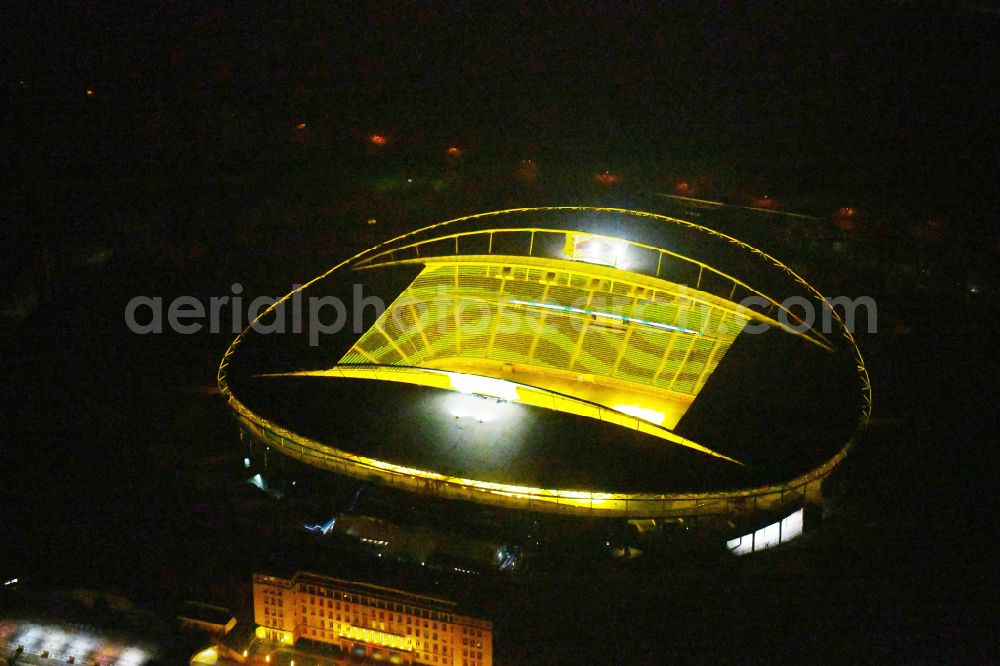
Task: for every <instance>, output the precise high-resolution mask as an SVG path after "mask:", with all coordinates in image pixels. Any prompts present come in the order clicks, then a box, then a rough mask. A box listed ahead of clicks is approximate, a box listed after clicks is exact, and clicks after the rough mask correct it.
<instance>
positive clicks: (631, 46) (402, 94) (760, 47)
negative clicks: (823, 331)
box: [3, 2, 1000, 203]
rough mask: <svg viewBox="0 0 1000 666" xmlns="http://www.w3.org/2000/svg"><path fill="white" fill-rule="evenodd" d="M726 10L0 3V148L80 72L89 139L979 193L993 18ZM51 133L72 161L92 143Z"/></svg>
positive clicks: (42, 137) (930, 10)
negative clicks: (328, 141)
mask: <svg viewBox="0 0 1000 666" xmlns="http://www.w3.org/2000/svg"><path fill="white" fill-rule="evenodd" d="M733 5H735V3H644V4H637V3H586V4H580V5H564V4H559V3H557V4H552V5H548V4H541V3H515V4H512V5H502V9H493V8H491V7H487V6H485V5H483V4H481V3H477V4H462V3H447V4H441V5H437V6H436V8H425V7H423V6H421V4H419V3H381V2H376V3H370V4H367V5H362V4H350V5H348V4H341V3H331V4H318V5H294V6H287V5H285V4H284V3H259V4H254V5H249V6H244V5H243V3H234V4H212V5H197V4H187V5H180V6H171V7H160V8H158V9H151V8H129V9H121V8H119V9H118V10H116V11H107V10H105V9H99V8H97V6H95V5H92V4H90V3H85V4H84V5H82V6H79V7H76V8H74V9H70V10H65V11H62V12H56V11H55V10H49V11H39V10H37V9H35V8H34V7H32V8H31V9H22V10H16V9H11V8H6V9H5V10H4V14H5V16H4V20H3V24H4V27H5V29H6V32H7V35H6V37H5V38H4V39H3V42H4V43H5V48H4V54H5V55H4V60H3V78H4V83H5V84H6V86H8V87H14V86H17V85H19V83H18V82H19V81H22V80H23V81H25V82H26V84H27V85H28V86H29V87H30V88H31V89H32V90H34V91H35V95H34V97H33V98H32V99H33V100H34V101H32V102H30V104H33V105H34V106H32V113H31V114H30V115H28V116H27V117H28V118H30V123H26V124H27V125H28V126H27V127H16V123H15V124H8V128H7V130H8V132H10V133H11V134H12V135H13V136H10V137H9V138H10V140H11V142H12V143H13V146H14V147H15V150H14V155H12V156H11V157H12V160H11V161H12V162H13V163H14V164H15V165H17V164H18V162H19V155H20V154H21V153H22V152H23V149H25V148H27V149H29V150H30V145H26V140H25V137H26V136H30V137H31V140H32V141H42V142H51V141H53V140H54V139H55V138H56V137H57V136H59V135H60V133H61V132H68V131H69V130H68V129H67V128H68V127H73V126H74V123H76V122H77V121H79V118H75V117H74V115H75V112H74V111H73V110H72V109H71V108H67V105H74V106H78V105H79V103H80V99H79V92H80V90H82V89H83V88H85V87H87V86H92V87H93V88H94V89H95V90H96V93H97V96H98V97H99V98H100V100H101V101H103V103H104V104H105V105H106V107H105V110H104V113H113V114H114V116H115V124H114V126H113V127H111V126H108V127H106V128H105V129H106V130H107V134H111V135H113V136H111V137H108V136H104V137H102V140H103V141H105V142H106V141H108V140H110V141H113V142H116V143H117V144H118V145H117V148H116V151H117V153H116V154H119V153H120V154H124V155H126V156H131V155H133V154H140V153H142V152H143V151H144V150H147V149H148V148H147V145H148V144H149V143H150V142H156V141H160V142H163V141H166V142H168V143H170V142H172V141H173V140H174V139H176V137H177V135H182V136H187V137H188V140H189V141H190V140H192V139H191V136H196V137H197V136H199V135H203V134H208V135H214V134H216V132H215V130H223V131H222V132H221V136H222V138H218V137H217V138H216V139H214V141H216V142H218V143H226V142H227V141H228V142H229V143H230V144H232V145H239V144H241V143H254V142H255V141H257V140H259V137H260V136H262V135H266V134H267V133H268V132H273V131H274V126H275V125H276V124H280V123H287V122H291V121H292V120H308V121H310V122H321V123H326V124H327V126H330V127H333V128H334V129H335V130H338V131H339V130H341V129H342V128H349V129H353V130H356V131H359V132H367V131H370V130H371V128H382V129H383V130H389V131H395V132H397V133H403V134H405V135H406V136H407V137H409V140H412V141H415V142H419V141H421V140H425V139H428V138H441V139H442V140H456V141H460V142H462V143H463V144H464V145H470V144H471V145H483V146H489V147H491V149H493V150H501V152H505V151H506V152H509V153H510V154H511V155H513V154H522V155H529V156H539V155H541V156H543V157H549V158H554V159H557V160H563V159H565V160H580V159H587V160H591V161H594V162H595V163H598V164H606V165H608V166H610V167H612V168H636V167H638V168H645V167H649V166H650V165H653V164H655V163H656V162H657V161H660V162H662V161H663V160H665V159H670V158H671V157H681V158H685V159H703V160H715V161H718V162H721V163H724V164H732V163H734V162H736V163H739V164H740V165H741V166H742V167H743V168H745V169H746V170H747V171H749V172H759V171H760V170H761V169H764V170H766V171H767V172H768V174H769V175H771V176H772V178H771V180H772V181H774V182H773V183H772V185H779V186H780V185H781V184H782V180H783V179H784V180H788V181H795V179H796V177H797V174H798V172H799V171H801V170H802V169H803V168H805V169H806V170H811V171H816V172H819V171H823V172H824V174H823V176H822V178H820V177H819V176H817V177H816V178H815V179H814V180H821V179H825V180H832V181H835V182H837V183H842V184H843V187H844V188H845V189H846V188H850V187H854V188H858V189H864V188H868V189H876V190H877V189H880V188H886V196H892V195H898V194H899V193H900V192H908V193H909V194H910V195H912V196H922V197H924V198H925V199H926V200H927V201H934V200H940V199H941V198H942V197H944V198H945V199H948V200H949V201H954V202H956V203H957V202H961V201H963V200H966V199H967V198H969V197H972V198H976V197H983V196H984V195H985V192H984V190H988V189H991V188H990V187H989V185H990V184H991V182H992V176H991V173H992V169H991V167H992V166H993V157H994V153H993V145H994V144H996V143H998V142H997V138H998V137H997V133H998V129H997V124H996V123H995V122H994V119H995V117H996V115H997V108H996V103H995V101H994V100H993V97H994V96H993V95H992V94H991V93H990V91H992V90H994V89H995V88H996V84H997V72H1000V63H998V55H997V49H996V48H995V43H996V38H997V36H998V25H1000V16H998V15H997V13H996V12H994V11H991V10H989V9H986V8H981V7H979V6H978V5H975V4H972V3H947V8H937V7H935V6H934V3H923V4H920V5H915V4H911V3H884V4H877V3H871V4H870V5H866V6H864V7H863V8H862V7H861V6H858V5H851V4H845V5H842V6H840V5H837V4H836V3H831V4H824V3H801V4H794V3H789V4H770V3H752V4H751V5H750V6H743V7H740V6H733ZM9 90H13V88H9ZM11 94H13V92H12V93H11ZM38 98H42V99H43V100H44V101H40V100H39V99H38ZM53 99H57V100H61V101H62V102H63V103H53ZM14 108H15V112H14V116H15V120H19V119H22V118H23V116H18V109H19V107H18V106H17V104H15V105H14ZM78 113H84V112H83V111H78ZM87 131H93V128H92V127H90V128H88V130H86V131H84V132H83V133H85V134H86V133H87ZM335 133H336V132H335ZM76 134H79V132H77V133H76ZM66 139H67V140H66V141H63V142H58V143H59V144H60V145H61V146H62V147H63V148H65V149H67V150H68V152H69V153H70V158H71V159H70V160H69V161H70V162H73V161H75V160H79V161H83V162H86V161H87V160H88V157H87V155H88V154H93V151H92V150H88V149H87V147H86V146H87V145H88V144H86V142H85V141H84V140H83V139H81V138H80V137H79V136H76V137H75V138H74V137H66ZM73 146H76V148H77V150H78V152H77V153H74V152H73V150H72V147H73ZM501 146H502V148H500V147H501ZM18 148H20V149H22V150H18ZM211 150H218V149H217V148H211V149H210V151H211ZM192 159H194V158H192ZM52 161H63V162H65V160H51V159H50V160H48V161H47V162H46V163H45V164H46V166H47V167H48V166H51V164H50V163H51V162H52ZM112 161H114V162H117V163H119V164H120V163H121V160H112ZM127 161H128V160H127V159H126V160H125V162H127ZM29 162H31V161H30V160H29ZM32 164H34V167H35V168H39V167H38V165H37V163H32ZM29 171H30V169H29ZM16 172H17V169H16V168H15V170H14V173H16ZM10 175H12V174H9V176H8V177H10ZM14 177H15V178H16V177H17V176H16V175H15V176H14Z"/></svg>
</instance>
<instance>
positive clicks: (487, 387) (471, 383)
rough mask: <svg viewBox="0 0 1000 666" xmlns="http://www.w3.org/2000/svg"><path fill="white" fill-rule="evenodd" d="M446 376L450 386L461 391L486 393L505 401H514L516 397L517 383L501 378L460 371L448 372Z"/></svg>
mask: <svg viewBox="0 0 1000 666" xmlns="http://www.w3.org/2000/svg"><path fill="white" fill-rule="evenodd" d="M448 378H449V379H450V380H451V387H452V388H453V389H455V390H456V391H461V392H462V393H473V394H475V395H487V396H490V397H491V398H500V399H501V400H507V401H516V400H517V399H518V395H517V384H514V383H512V382H508V381H506V380H503V379H494V378H493V377H480V376H479V375H466V374H463V373H461V372H449V373H448Z"/></svg>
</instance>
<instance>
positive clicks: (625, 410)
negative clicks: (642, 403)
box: [612, 405, 664, 425]
mask: <svg viewBox="0 0 1000 666" xmlns="http://www.w3.org/2000/svg"><path fill="white" fill-rule="evenodd" d="M612 409H614V410H615V411H616V412H621V413H622V414H628V415H629V416H634V417H635V418H637V419H642V420H643V421H649V422H650V423H655V424H656V425H663V419H664V416H663V412H658V411H656V410H655V409H648V408H646V407H639V406H638V405H615V406H614V407H612Z"/></svg>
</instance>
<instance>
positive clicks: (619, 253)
mask: <svg viewBox="0 0 1000 666" xmlns="http://www.w3.org/2000/svg"><path fill="white" fill-rule="evenodd" d="M563 252H564V253H565V254H566V256H568V257H569V258H570V259H572V260H573V261H585V262H587V263H588V264H600V265H601V266H611V267H612V268H625V267H627V266H628V241H625V240H622V239H620V238H611V237H609V236H593V235H590V234H566V245H565V246H564V247H563Z"/></svg>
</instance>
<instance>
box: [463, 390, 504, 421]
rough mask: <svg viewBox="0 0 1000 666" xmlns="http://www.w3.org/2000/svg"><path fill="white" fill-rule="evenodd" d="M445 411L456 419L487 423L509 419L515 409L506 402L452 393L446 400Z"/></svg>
mask: <svg viewBox="0 0 1000 666" xmlns="http://www.w3.org/2000/svg"><path fill="white" fill-rule="evenodd" d="M447 409H448V412H449V413H450V414H451V415H452V416H454V417H455V418H457V419H463V418H467V419H475V420H476V421H479V422H480V423H489V422H491V421H497V420H499V419H502V418H507V417H509V416H510V415H511V414H512V413H513V410H514V409H515V407H514V405H511V404H510V403H507V402H498V401H496V400H490V399H489V398H480V397H478V396H475V395H465V394H462V393H454V394H452V395H449V396H448V398H447Z"/></svg>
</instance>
